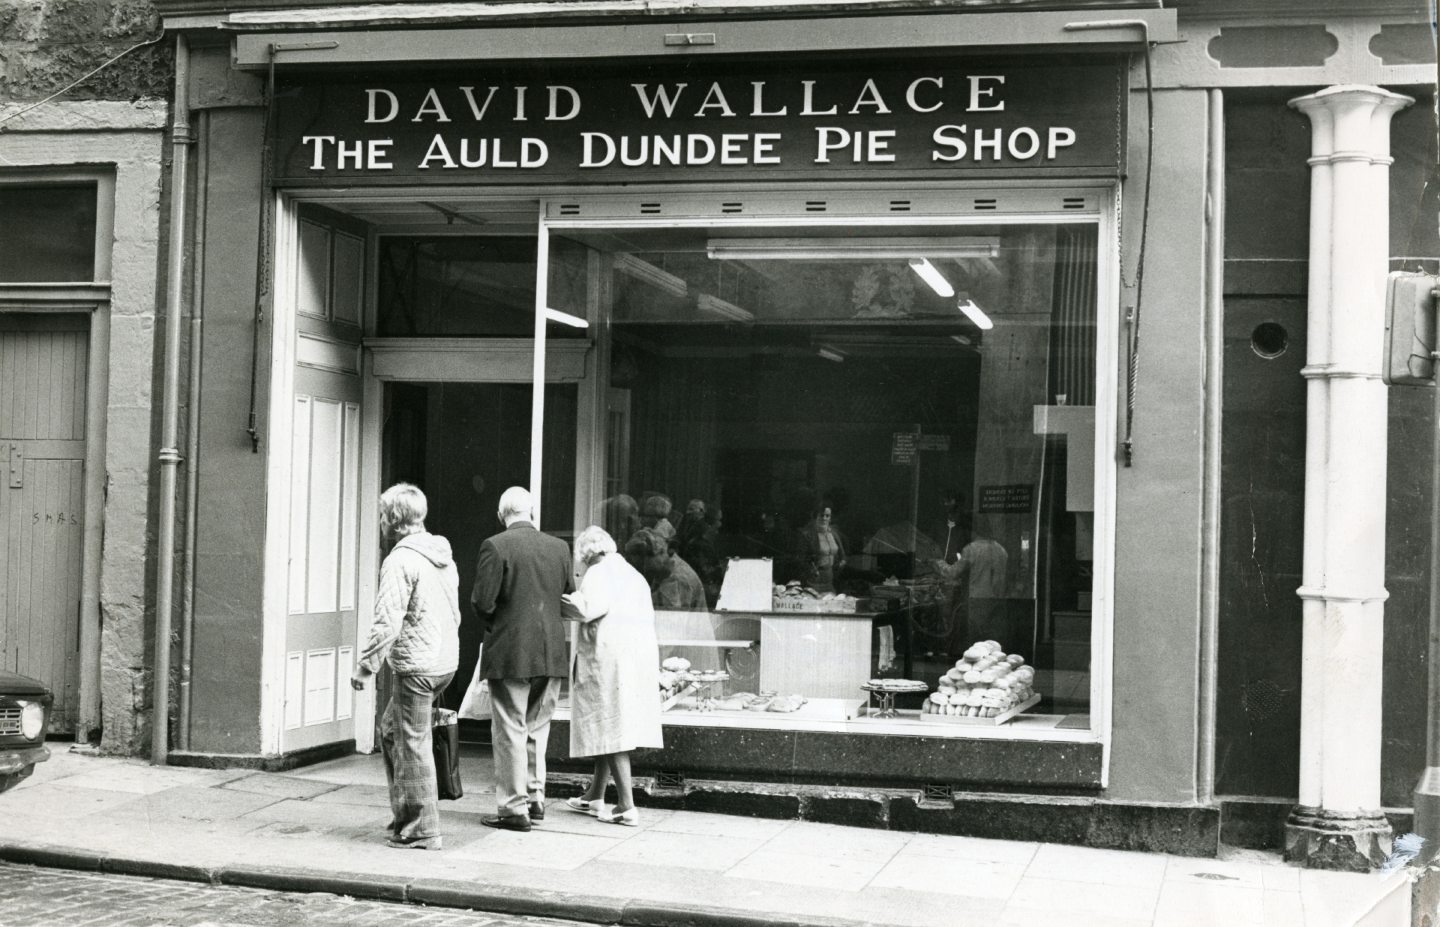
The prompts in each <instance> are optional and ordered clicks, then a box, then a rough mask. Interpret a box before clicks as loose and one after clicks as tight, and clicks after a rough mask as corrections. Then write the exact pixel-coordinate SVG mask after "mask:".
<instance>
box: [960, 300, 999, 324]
mask: <svg viewBox="0 0 1440 927" xmlns="http://www.w3.org/2000/svg"><path fill="white" fill-rule="evenodd" d="M955 308H957V309H959V310H960V311H961V312H963V313H965V318H967V319H969V320H970V321H972V322H974V323H975V327H976V328H978V329H980V330H981V331H982V332H988V331H989V330H990V329H992V328H994V327H995V323H994V322H993V321H991V320H990V317H989V316H988V315H986V314H985V312H984V310H982V309H981V308H980V307H979V306H977V305H975V300H973V299H971V298H970V297H968V296H966V297H965V298H963V299H961V300H960V301H959V302H958V303H956V304H955Z"/></svg>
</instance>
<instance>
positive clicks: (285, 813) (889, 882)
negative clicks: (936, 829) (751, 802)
mask: <svg viewBox="0 0 1440 927" xmlns="http://www.w3.org/2000/svg"><path fill="white" fill-rule="evenodd" d="M52 749H53V750H54V753H55V755H54V756H53V757H52V759H51V761H49V762H47V763H45V764H43V765H42V768H45V775H44V776H41V775H40V774H39V773H38V772H37V774H36V776H34V777H32V778H31V779H30V780H27V781H26V782H23V783H21V784H20V785H19V786H18V787H16V788H15V789H12V790H11V791H10V792H7V793H4V794H0V859H4V860H8V861H10V862H15V861H19V862H31V863H38V864H41V865H47V866H55V867H63V868H69V869H85V870H90V871H96V872H102V873H125V874H130V875H148V876H157V877H167V878H173V879H180V880H190V881H194V882H214V883H220V884H232V885H245V886H255V887H264V888H269V889H284V890H288V891H309V892H334V893H341V894H347V895H351V896H352V897H356V896H363V897H381V898H390V899H396V900H405V901H410V902H421V903H425V904H427V905H430V906H432V907H430V908H426V909H424V913H423V914H422V911H421V910H420V909H417V910H416V917H417V918H421V917H422V916H423V917H428V916H429V913H428V912H430V911H432V910H441V909H442V908H454V907H470V908H477V909H483V910H488V911H493V912H497V913H498V914H503V915H512V914H513V915H523V916H533V917H568V918H576V919H581V920H588V921H592V922H594V923H600V924H624V925H627V927H750V925H755V927H759V925H762V924H764V925H785V924H793V925H797V927H832V925H833V927H856V925H859V924H862V923H863V924H872V925H877V927H930V925H936V924H944V925H946V927H972V925H975V927H980V925H984V927H1005V925H1015V927H1021V925H1023V927H1042V925H1047V924H1052V923H1064V924H1065V925H1066V927H1089V925H1095V927H1100V925H1104V927H1141V925H1147V927H1192V925H1193V927H1211V925H1214V927H1220V925H1225V927H1230V925H1232V924H1233V925H1237V927H1247V925H1256V927H1261V925H1263V927H1271V925H1277V927H1289V925H1297V927H1331V925H1337V927H1338V925H1342V924H1343V925H1353V924H1354V923H1356V922H1357V920H1358V919H1359V918H1361V917H1364V916H1365V915H1366V914H1367V913H1368V912H1373V911H1377V910H1386V911H1388V910H1392V909H1396V908H1395V906H1396V903H1398V902H1399V901H1401V900H1404V899H1408V883H1406V882H1405V879H1404V876H1403V874H1396V875H1392V876H1388V877H1387V876H1379V875H1354V874H1348V873H1328V872H1317V871H1311V870H1300V869H1296V868H1293V867H1289V866H1286V865H1284V864H1282V863H1281V862H1280V861H1279V860H1278V859H1277V858H1275V857H1273V856H1267V855H1265V854H1255V853H1250V854H1246V855H1244V856H1243V857H1237V858H1232V859H1215V860H1211V859H1194V858H1184V857H1174V856H1166V855H1163V854H1153V853H1132V852H1125V851H1118V850H1096V849H1090V848H1085V847H1073V846H1062V845H1057V844H1043V843H1031V842H1023V841H1007V840H982V839H977V838H970V837H951V836H942V835H936V834H918V833H906V832H898V831H889V830H876V829H870V828H857V827H845V826H841V825H836V824H821V823H815V822H810V821H790V820H773V819H761V818H748V817H738V816H729V815H720V814H705V813H700V812H694V811H670V810H663V809H654V808H642V809H641V826H640V827H636V828H629V827H617V826H615V825H611V824H603V823H601V822H599V821H598V820H596V819H595V818H593V817H590V816H588V815H584V814H579V813H576V812H572V811H570V810H569V809H567V808H566V807H565V806H564V803H563V802H562V801H558V800H552V801H550V802H549V804H548V808H547V814H546V817H545V820H544V821H543V822H539V823H537V824H536V826H535V828H534V829H533V830H532V831H531V832H529V833H524V834H521V833H515V832H510V831H497V830H494V829H492V828H488V827H485V826H483V825H482V823H481V818H482V817H483V816H484V815H485V814H489V813H493V811H494V800H495V799H494V791H493V784H492V781H491V778H490V765H489V758H488V756H485V755H480V756H476V755H474V754H473V753H467V754H466V755H464V756H463V757H462V771H463V774H464V776H465V778H466V794H465V797H464V798H462V799H460V800H458V801H454V802H451V801H446V802H442V803H441V807H440V813H441V828H442V832H443V834H444V840H445V843H444V849H442V850H439V851H427V852H418V851H406V852H400V851H397V850H394V849H390V848H388V847H386V846H385V836H386V835H385V832H384V826H385V824H386V823H387V822H388V820H389V807H388V805H389V801H388V795H387V793H386V791H385V788H384V781H385V778H384V767H383V763H382V762H381V760H380V758H379V757H377V756H354V757H347V758H344V759H342V760H337V761H333V762H329V763H321V764H317V765H316V766H313V767H309V768H306V769H303V770H291V771H289V772H287V773H284V774H276V773H264V772H256V771H254V770H241V771H236V770H228V771H227V770H198V769H177V768H169V767H158V768H157V767H153V766H149V765H146V764H143V763H139V762H136V761H133V760H122V759H114V758H104V757H95V756H83V755H78V754H69V753H66V752H64V750H63V748H52ZM46 767H48V768H46ZM0 865H8V863H4V864H0ZM1399 893H1406V894H1404V896H1403V899H1402V898H1401V895H1400V894H1399ZM1386 905H1388V907H1387V906H1386ZM437 906H438V907H437ZM284 910H285V909H284V908H283V906H282V907H281V908H277V909H275V911H276V912H277V914H276V916H279V912H283V911H284ZM1407 910H1408V908H1407ZM357 911H358V909H357ZM366 916H367V917H368V916H369V915H366ZM1372 921H1373V917H1372ZM280 922H283V921H280ZM416 922H417V923H423V922H424V921H423V920H417V921H416ZM184 923H185V924H187V925H191V924H193V925H195V927H199V925H200V921H198V920H193V919H192V920H185V921H184ZM337 923H338V922H337ZM356 923H360V921H357V922H356ZM1367 927H1370V925H1369V924H1368V923H1367ZM1396 927H1401V921H1400V920H1397V923H1396Z"/></svg>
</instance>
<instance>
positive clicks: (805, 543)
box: [797, 502, 845, 593]
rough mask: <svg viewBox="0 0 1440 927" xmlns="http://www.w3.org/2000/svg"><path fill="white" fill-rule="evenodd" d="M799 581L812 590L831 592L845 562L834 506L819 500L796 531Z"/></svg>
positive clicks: (843, 546)
mask: <svg viewBox="0 0 1440 927" xmlns="http://www.w3.org/2000/svg"><path fill="white" fill-rule="evenodd" d="M798 543H799V553H798V558H797V559H799V561H800V563H801V572H802V574H803V576H802V581H803V582H805V583H806V585H808V586H810V587H811V588H812V589H814V590H815V591H816V592H822V593H824V592H834V591H835V584H836V580H837V579H838V578H839V576H840V571H841V569H843V568H844V566H845V544H844V542H843V541H842V540H841V538H840V532H839V531H837V530H836V529H835V526H834V508H833V506H832V505H831V503H829V502H825V503H823V504H822V505H821V506H820V507H819V508H818V509H817V510H816V512H815V516H814V517H813V518H811V519H810V521H808V522H806V524H805V525H804V527H802V528H801V529H800V532H799V535H798Z"/></svg>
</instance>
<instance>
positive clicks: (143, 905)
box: [0, 862, 574, 927]
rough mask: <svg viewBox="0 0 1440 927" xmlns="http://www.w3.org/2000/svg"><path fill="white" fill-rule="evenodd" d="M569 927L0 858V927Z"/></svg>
mask: <svg viewBox="0 0 1440 927" xmlns="http://www.w3.org/2000/svg"><path fill="white" fill-rule="evenodd" d="M300 925H303V927H311V925H314V927H340V925H344V927H400V925H404V927H574V923H573V922H571V921H559V920H551V919H548V918H538V917H512V916H509V915H492V914H482V913H479V912H476V911H462V910H456V909H453V908H428V907H425V906H423V905H414V904H398V903H390V902H384V901H364V900H357V899H354V898H346V897H343V896H340V895H323V894H299V893H294V892H272V891H265V890H263V889H256V888H235V887H232V886H213V885H202V884H200V883H198V882H174V881H170V880H168V879H147V878H140V877H133V876H116V875H100V874H96V873H89V872H76V871H73V870H69V869H47V868H43V867H37V866H20V865H14V864H10V863H3V862H0V927H300Z"/></svg>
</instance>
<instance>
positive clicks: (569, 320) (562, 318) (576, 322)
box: [545, 306, 590, 328]
mask: <svg viewBox="0 0 1440 927" xmlns="http://www.w3.org/2000/svg"><path fill="white" fill-rule="evenodd" d="M545 318H547V319H549V320H550V321H552V322H559V323H560V324H562V325H569V326H570V327H571V328H589V327H590V323H589V322H587V321H585V320H584V319H582V318H580V317H579V316H578V315H571V314H570V313H568V312H561V311H560V310H559V309H551V308H550V307H549V306H546V307H545Z"/></svg>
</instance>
